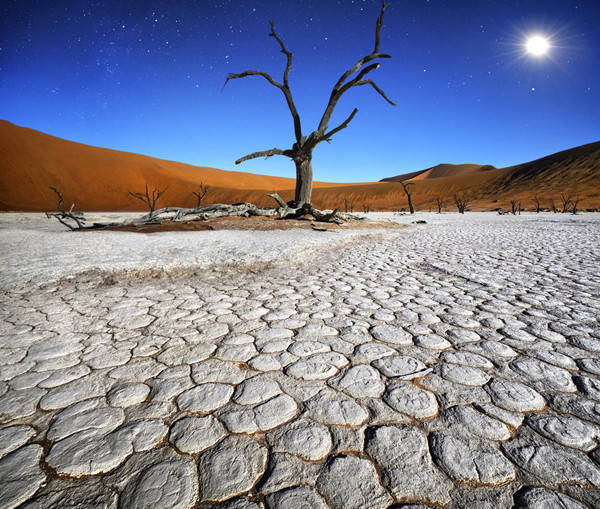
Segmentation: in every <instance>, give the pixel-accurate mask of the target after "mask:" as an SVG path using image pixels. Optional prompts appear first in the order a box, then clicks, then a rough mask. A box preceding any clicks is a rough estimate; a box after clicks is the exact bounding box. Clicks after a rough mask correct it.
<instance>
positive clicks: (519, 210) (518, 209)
mask: <svg viewBox="0 0 600 509" xmlns="http://www.w3.org/2000/svg"><path fill="white" fill-rule="evenodd" d="M521 210H523V207H522V206H521V202H520V201H519V203H518V204H517V211H518V212H519V215H521Z"/></svg>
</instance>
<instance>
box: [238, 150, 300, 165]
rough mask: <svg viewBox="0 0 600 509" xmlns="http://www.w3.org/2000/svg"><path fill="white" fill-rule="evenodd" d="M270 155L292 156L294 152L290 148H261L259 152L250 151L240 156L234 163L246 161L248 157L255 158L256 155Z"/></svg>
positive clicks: (266, 157) (265, 156)
mask: <svg viewBox="0 0 600 509" xmlns="http://www.w3.org/2000/svg"><path fill="white" fill-rule="evenodd" d="M272 156H287V157H294V153H293V152H292V151H291V150H281V149H280V148H272V149H271V150H262V151H260V152H252V154H248V155H247V156H244V157H240V158H239V159H238V160H237V161H236V162H235V164H240V163H243V162H244V161H248V160H249V159H256V158H257V157H264V158H265V159H268V158H269V157H272Z"/></svg>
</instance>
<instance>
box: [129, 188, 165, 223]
mask: <svg viewBox="0 0 600 509" xmlns="http://www.w3.org/2000/svg"><path fill="white" fill-rule="evenodd" d="M167 189H168V188H167V187H165V188H164V189H152V194H150V193H149V192H148V184H146V192H144V193H132V192H131V191H129V194H130V195H131V196H133V197H134V198H136V199H138V200H140V201H143V202H144V203H145V204H146V205H147V206H148V208H149V209H150V215H152V213H153V212H154V211H155V210H156V202H157V201H158V200H159V198H160V197H161V196H162V194H163V193H164V192H165V191H166V190H167Z"/></svg>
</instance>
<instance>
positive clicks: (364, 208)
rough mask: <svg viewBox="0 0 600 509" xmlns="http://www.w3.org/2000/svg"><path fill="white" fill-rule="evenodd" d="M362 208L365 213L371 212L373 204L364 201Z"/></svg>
mask: <svg viewBox="0 0 600 509" xmlns="http://www.w3.org/2000/svg"><path fill="white" fill-rule="evenodd" d="M362 210H363V212H364V213H365V214H367V213H369V212H371V206H370V205H369V204H368V203H363V206H362Z"/></svg>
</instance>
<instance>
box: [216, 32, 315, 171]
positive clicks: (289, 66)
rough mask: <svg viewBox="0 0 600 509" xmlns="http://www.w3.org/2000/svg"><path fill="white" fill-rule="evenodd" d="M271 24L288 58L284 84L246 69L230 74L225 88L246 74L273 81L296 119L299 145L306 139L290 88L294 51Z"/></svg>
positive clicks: (295, 128) (296, 134)
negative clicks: (287, 46)
mask: <svg viewBox="0 0 600 509" xmlns="http://www.w3.org/2000/svg"><path fill="white" fill-rule="evenodd" d="M269 24H270V25H271V32H270V33H269V37H273V38H275V40H276V41H277V42H278V44H279V46H280V48H281V52H282V53H283V54H284V55H285V56H286V59H287V62H286V65H285V71H284V72H283V84H281V83H279V82H278V81H275V80H274V79H273V78H272V77H271V75H270V74H267V73H266V72H262V71H244V72H242V73H239V74H229V76H227V78H226V79H225V83H224V85H223V88H225V85H227V83H228V82H229V80H233V79H238V78H245V77H246V76H262V77H263V78H265V79H266V80H267V81H268V82H269V83H271V85H273V86H274V87H277V88H278V89H279V90H281V91H282V92H283V95H284V96H285V101H286V102H287V105H288V108H289V110H290V113H291V114H292V119H293V121H294V134H295V136H296V142H297V143H298V145H302V143H303V141H304V140H303V138H302V127H301V123H300V115H299V114H298V110H297V109H296V105H295V104H294V98H293V97H292V91H291V90H290V84H289V75H290V70H291V69H292V57H293V53H292V52H290V51H288V50H287V48H286V47H285V44H283V41H282V40H281V37H279V35H278V34H277V32H275V22H273V21H269ZM236 164H237V163H236Z"/></svg>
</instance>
